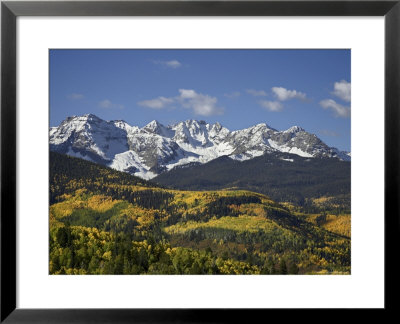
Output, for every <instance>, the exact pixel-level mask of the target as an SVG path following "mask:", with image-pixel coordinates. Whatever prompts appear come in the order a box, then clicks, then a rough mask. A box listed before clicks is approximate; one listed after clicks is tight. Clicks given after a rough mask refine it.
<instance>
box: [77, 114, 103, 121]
mask: <svg viewBox="0 0 400 324" xmlns="http://www.w3.org/2000/svg"><path fill="white" fill-rule="evenodd" d="M82 117H84V118H86V119H87V120H102V119H101V118H99V117H97V116H96V115H95V114H85V115H83V116H82Z"/></svg>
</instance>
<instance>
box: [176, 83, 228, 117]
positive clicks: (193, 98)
mask: <svg viewBox="0 0 400 324" xmlns="http://www.w3.org/2000/svg"><path fill="white" fill-rule="evenodd" d="M179 93H180V95H179V96H178V97H177V100H178V101H179V102H180V103H181V105H182V106H183V107H184V108H188V109H192V110H193V112H194V113H195V114H196V115H201V116H211V115H220V114H222V113H223V109H222V108H220V107H217V101H218V100H217V98H216V97H211V96H209V95H204V94H202V93H197V92H196V91H194V90H190V89H179Z"/></svg>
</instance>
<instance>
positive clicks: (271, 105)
mask: <svg viewBox="0 0 400 324" xmlns="http://www.w3.org/2000/svg"><path fill="white" fill-rule="evenodd" d="M258 103H259V104H260V105H261V107H263V108H265V109H267V110H269V111H281V110H282V109H283V105H282V104H281V103H280V102H279V101H268V100H260V101H259V102H258Z"/></svg>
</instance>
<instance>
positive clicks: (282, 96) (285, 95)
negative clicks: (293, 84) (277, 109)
mask: <svg viewBox="0 0 400 324" xmlns="http://www.w3.org/2000/svg"><path fill="white" fill-rule="evenodd" d="M271 90H272V92H273V93H274V95H275V96H276V98H277V99H278V100H280V101H285V100H289V99H295V98H296V99H300V100H305V99H306V94H305V93H303V92H299V91H296V90H288V89H286V88H283V87H273V88H271Z"/></svg>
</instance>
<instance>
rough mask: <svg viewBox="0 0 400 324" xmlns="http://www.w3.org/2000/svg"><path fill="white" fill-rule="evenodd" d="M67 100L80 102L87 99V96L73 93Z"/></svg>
mask: <svg viewBox="0 0 400 324" xmlns="http://www.w3.org/2000/svg"><path fill="white" fill-rule="evenodd" d="M67 98H68V99H71V100H79V99H83V98H85V96H84V95H83V94H81V93H71V94H69V95H68V96H67Z"/></svg>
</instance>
